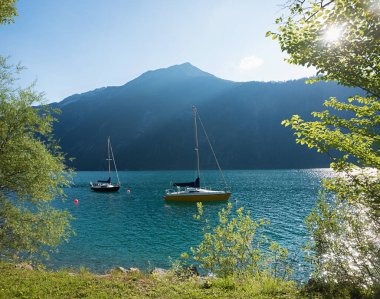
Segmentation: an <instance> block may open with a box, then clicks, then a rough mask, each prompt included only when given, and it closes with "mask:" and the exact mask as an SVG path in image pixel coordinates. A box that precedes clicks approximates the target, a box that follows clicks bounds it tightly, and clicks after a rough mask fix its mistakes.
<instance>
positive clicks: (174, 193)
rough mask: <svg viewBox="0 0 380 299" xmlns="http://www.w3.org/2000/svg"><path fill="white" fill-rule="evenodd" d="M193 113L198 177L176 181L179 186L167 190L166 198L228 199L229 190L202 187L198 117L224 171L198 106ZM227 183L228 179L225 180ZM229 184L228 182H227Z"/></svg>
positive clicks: (194, 199) (197, 200) (173, 199)
mask: <svg viewBox="0 0 380 299" xmlns="http://www.w3.org/2000/svg"><path fill="white" fill-rule="evenodd" d="M193 115H194V131H195V153H196V165H197V178H196V179H195V181H193V182H187V183H174V184H173V186H174V187H177V189H176V190H166V194H165V196H164V199H165V200H167V201H176V202H182V201H183V202H189V201H190V202H201V201H202V202H205V201H226V200H228V199H229V197H230V196H231V192H228V191H218V190H210V189H206V188H201V180H200V170H199V150H198V127H197V118H198V119H199V121H200V124H201V125H202V128H203V131H204V133H205V135H206V139H207V141H208V142H209V145H210V148H211V151H212V153H213V155H214V158H215V161H216V164H217V166H218V168H219V170H220V172H221V174H222V177H223V179H224V176H223V173H222V171H221V168H220V166H219V162H218V160H217V159H216V155H215V152H214V150H213V148H212V145H211V142H210V140H209V139H208V136H207V134H206V131H205V129H204V126H203V123H202V121H201V119H200V117H199V115H198V112H197V108H196V107H194V106H193ZM224 182H225V184H226V181H225V180H224ZM226 185H227V184H226Z"/></svg>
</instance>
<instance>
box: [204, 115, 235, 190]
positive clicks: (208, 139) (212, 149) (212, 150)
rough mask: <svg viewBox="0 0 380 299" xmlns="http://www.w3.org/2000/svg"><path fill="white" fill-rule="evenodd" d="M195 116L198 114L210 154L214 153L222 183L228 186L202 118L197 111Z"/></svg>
mask: <svg viewBox="0 0 380 299" xmlns="http://www.w3.org/2000/svg"><path fill="white" fill-rule="evenodd" d="M197 116H198V119H199V123H200V124H201V127H202V129H203V132H204V134H205V136H206V139H207V142H208V144H209V146H210V148H211V152H212V154H213V155H214V158H215V162H216V165H217V166H218V169H219V171H220V174H221V175H222V178H223V181H224V185H225V186H226V188H228V184H227V181H226V178H225V177H224V174H223V171H222V168H221V167H220V164H219V161H218V158H217V157H216V154H215V151H214V148H213V147H212V144H211V142H210V138H208V135H207V133H206V129H205V127H204V125H203V122H202V120H201V116H200V115H199V112H197Z"/></svg>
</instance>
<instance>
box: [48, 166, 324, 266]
mask: <svg viewBox="0 0 380 299" xmlns="http://www.w3.org/2000/svg"><path fill="white" fill-rule="evenodd" d="M224 175H225V176H226V178H227V181H228V183H229V184H230V186H231V190H232V195H231V198H230V200H229V201H230V202H231V203H233V205H234V207H236V208H240V207H244V209H245V210H246V211H251V216H252V218H255V219H258V218H264V219H268V220H270V222H271V225H270V227H269V231H268V236H269V237H270V238H272V239H274V240H276V241H277V242H279V243H280V244H281V245H282V246H284V247H286V248H288V250H289V252H290V254H291V257H292V259H293V260H294V265H293V266H294V268H296V269H295V270H296V272H299V273H303V272H307V271H308V269H307V267H304V265H303V263H302V250H301V248H302V246H303V245H304V244H305V241H306V240H307V239H308V238H309V236H308V233H307V230H306V228H305V225H304V218H305V216H306V215H308V214H309V212H310V210H311V209H312V207H313V206H314V203H315V200H316V198H317V196H318V191H319V189H320V180H321V179H322V178H325V177H330V176H331V171H330V170H329V169H307V170H233V171H225V172H224ZM119 176H120V180H121V182H122V188H121V189H120V190H119V192H117V193H110V194H104V193H95V192H92V191H91V190H90V188H89V182H90V181H96V180H97V179H107V178H108V173H106V172H77V173H76V175H75V177H74V186H73V187H72V188H68V189H66V194H67V195H68V199H67V200H66V201H64V202H58V203H57V202H55V203H54V204H55V206H57V207H59V208H63V209H67V210H68V211H70V213H71V214H72V215H73V216H74V217H75V219H74V220H73V222H72V227H73V228H74V230H75V232H76V236H73V237H71V239H70V240H69V242H68V243H64V244H62V245H61V246H60V247H59V253H55V254H52V256H51V259H50V260H49V261H48V262H47V266H48V267H49V268H53V269H56V268H79V267H80V266H84V267H86V268H88V269H90V270H92V271H95V272H104V271H106V270H107V269H110V268H112V267H115V266H122V267H125V268H127V267H138V268H141V269H150V268H153V267H162V268H168V267H169V266H170V259H169V257H171V259H177V258H179V256H180V254H181V253H182V252H185V251H187V252H188V251H189V248H190V247H191V246H196V245H197V244H199V243H200V241H201V239H202V233H201V226H200V224H199V223H198V222H197V221H196V220H194V219H193V215H194V214H195V213H196V211H197V209H196V204H195V203H167V202H165V201H164V200H163V195H164V193H165V189H169V188H170V182H174V181H191V180H194V178H195V174H194V171H122V172H119ZM201 179H202V185H206V186H212V187H215V188H223V184H222V182H221V178H220V175H219V173H218V172H217V171H203V172H202V173H201ZM127 190H130V192H128V191H127ZM74 199H78V201H79V203H78V204H77V205H76V204H74V203H73V200H74ZM225 206H226V203H211V204H205V205H204V210H205V214H206V216H207V217H208V218H209V219H210V220H211V222H212V223H215V220H216V219H217V213H218V212H219V211H220V210H221V209H222V208H223V207H225Z"/></svg>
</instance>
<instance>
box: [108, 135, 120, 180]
mask: <svg viewBox="0 0 380 299" xmlns="http://www.w3.org/2000/svg"><path fill="white" fill-rule="evenodd" d="M109 148H110V150H111V155H112V160H113V165H114V167H115V172H116V177H117V182H118V184H119V185H120V180H119V174H118V173H117V168H116V161H115V158H114V156H113V150H112V145H111V141H110V140H109Z"/></svg>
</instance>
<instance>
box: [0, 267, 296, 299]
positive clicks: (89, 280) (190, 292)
mask: <svg viewBox="0 0 380 299" xmlns="http://www.w3.org/2000/svg"><path fill="white" fill-rule="evenodd" d="M0 298H302V296H301V295H300V292H299V290H298V289H297V286H296V285H295V283H293V282H282V281H279V280H275V279H272V278H265V277H261V278H254V277H247V278H242V279H234V278H226V279H211V278H200V277H190V278H186V279H181V278H178V277H177V276H175V275H174V274H173V273H171V272H168V273H166V274H164V275H153V274H144V273H141V272H137V273H136V272H132V273H122V272H120V271H112V272H110V273H109V274H106V275H97V274H93V273H90V272H88V271H86V270H81V271H79V272H76V273H72V272H68V271H63V270H62V271H58V272H49V271H44V270H26V269H20V268H16V267H15V265H13V264H9V263H4V262H0Z"/></svg>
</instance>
